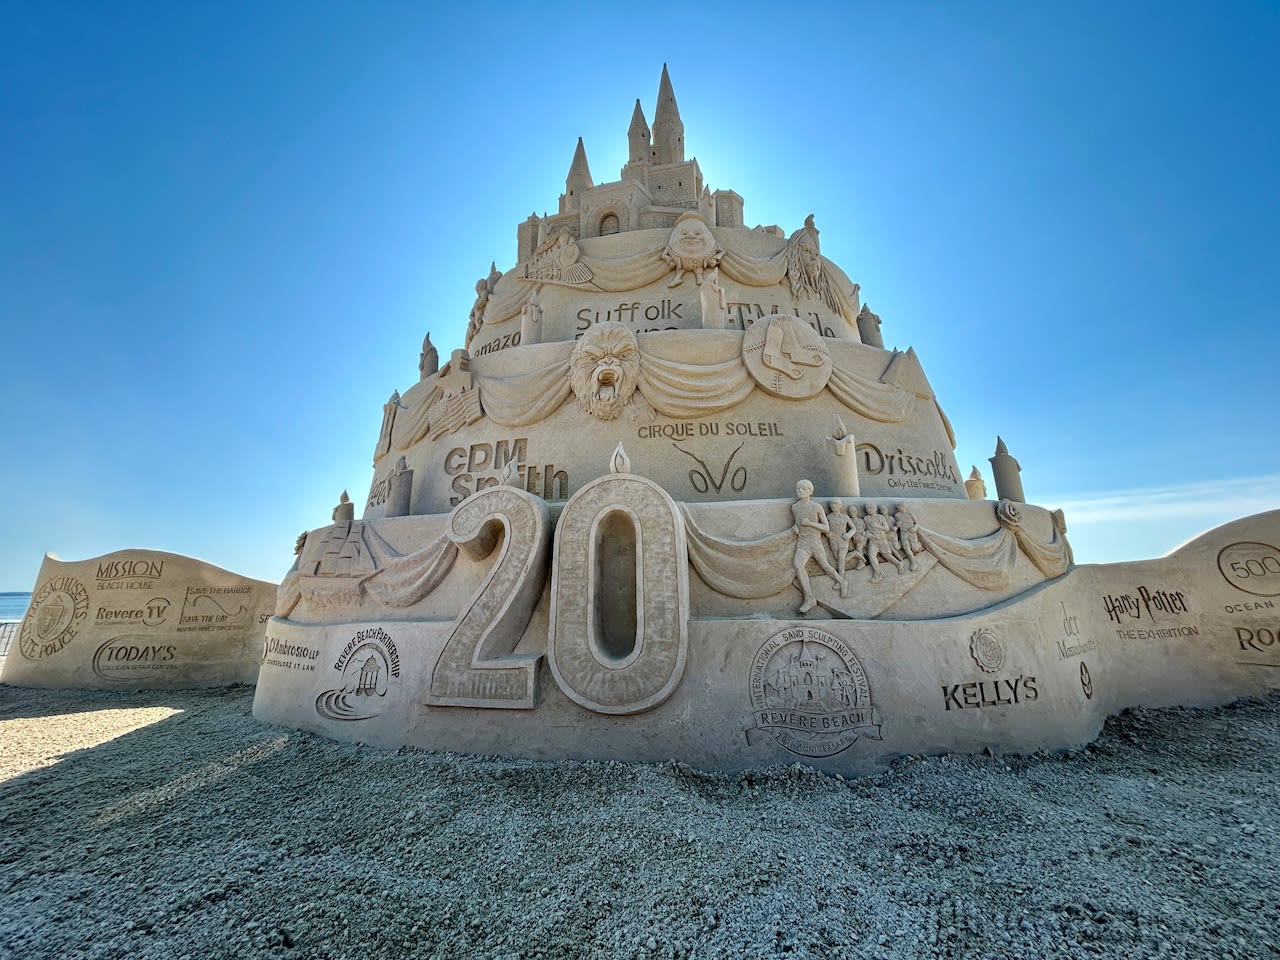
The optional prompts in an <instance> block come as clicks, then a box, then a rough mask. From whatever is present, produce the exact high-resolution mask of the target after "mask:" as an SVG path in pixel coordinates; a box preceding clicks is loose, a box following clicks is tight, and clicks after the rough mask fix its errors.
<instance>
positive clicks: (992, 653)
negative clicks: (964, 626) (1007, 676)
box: [969, 627, 1004, 673]
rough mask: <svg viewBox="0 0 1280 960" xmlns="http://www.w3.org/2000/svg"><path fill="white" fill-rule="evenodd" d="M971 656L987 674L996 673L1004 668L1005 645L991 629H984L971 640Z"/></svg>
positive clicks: (978, 631) (976, 632) (975, 633)
mask: <svg viewBox="0 0 1280 960" xmlns="http://www.w3.org/2000/svg"><path fill="white" fill-rule="evenodd" d="M969 656H971V657H973V662H974V663H976V664H977V665H978V666H979V667H981V668H982V669H983V670H985V671H986V672H987V673H995V672H996V671H997V670H999V669H1000V668H1001V667H1002V666H1004V644H1003V643H1002V642H1001V640H1000V638H999V637H997V636H996V635H995V634H994V633H993V632H992V631H991V629H990V628H989V627H983V628H982V629H981V630H977V631H975V632H974V634H973V636H972V637H970V638H969Z"/></svg>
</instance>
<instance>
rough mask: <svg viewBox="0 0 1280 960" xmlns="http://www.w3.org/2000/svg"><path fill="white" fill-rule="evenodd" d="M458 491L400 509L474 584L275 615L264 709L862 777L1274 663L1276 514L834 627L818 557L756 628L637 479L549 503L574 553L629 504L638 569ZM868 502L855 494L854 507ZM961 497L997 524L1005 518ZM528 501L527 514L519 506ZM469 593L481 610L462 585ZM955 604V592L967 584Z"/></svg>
mask: <svg viewBox="0 0 1280 960" xmlns="http://www.w3.org/2000/svg"><path fill="white" fill-rule="evenodd" d="M610 486H612V487H613V488H614V489H613V490H612V491H610V490H609V488H610ZM610 495H621V497H622V500H621V501H614V500H610ZM486 500H487V501H488V502H486ZM469 502H471V503H473V504H475V506H474V507H473V508H472V511H471V515H470V516H465V515H460V514H462V510H461V509H460V510H459V511H455V514H454V515H453V516H452V517H450V518H427V517H423V518H412V519H410V520H409V524H410V525H412V526H413V528H414V531H413V534H412V535H413V536H415V537H420V536H421V535H422V534H423V533H424V532H425V531H427V530H428V529H430V528H431V525H432V524H434V525H435V527H436V528H437V529H440V528H441V526H442V525H441V521H444V524H443V526H444V528H447V529H445V530H444V532H446V534H447V535H446V536H445V539H446V540H449V538H450V537H453V538H456V542H457V544H458V545H459V546H461V547H463V548H464V551H463V552H462V553H460V554H459V555H458V557H457V558H456V560H455V561H454V566H453V568H452V569H451V572H450V574H449V575H447V576H446V578H445V580H446V581H448V580H455V579H456V580H458V581H465V586H464V589H463V591H461V592H458V591H457V590H451V589H446V588H445V587H444V583H443V582H442V585H441V589H440V591H439V592H438V596H437V605H436V606H434V607H433V608H432V609H431V611H430V612H431V614H432V616H431V618H430V619H412V618H408V617H406V618H405V619H386V618H381V619H375V618H370V619H367V620H358V621H355V622H347V623H306V622H301V621H300V620H298V619H292V620H284V619H281V618H276V619H273V620H272V621H271V623H270V624H269V626H268V631H267V649H266V655H265V661H264V664H263V667H262V672H261V678H260V681H259V687H258V693H257V698H256V700H255V705H254V714H255V716H257V717H259V718H260V719H263V720H268V721H272V722H277V723H285V724H288V725H290V726H295V727H301V728H305V729H310V730H314V731H316V732H320V733H323V734H324V735H326V736H330V737H334V738H338V739H349V740H360V741H364V742H368V743H374V744H379V745H383V746H397V745H400V744H413V745H416V746H420V747H425V748H429V749H442V750H458V751H469V752H479V753H490V752H499V753H504V754H508V755H517V756H528V757H549V758H551V757H572V758H585V759H606V758H611V759H625V760H634V761H656V760H665V759H671V758H675V759H679V760H682V761H685V762H688V763H691V764H693V765H695V766H698V767H702V768H706V769H721V770H736V769H743V768H748V767H755V766H767V765H771V764H777V763H786V762H791V761H794V760H797V759H799V760H802V761H803V762H805V763H809V764H812V765H813V766H815V767H818V768H819V769H823V770H827V771H832V772H840V773H860V772H865V771H868V770H871V769H874V768H876V767H878V766H881V765H883V764H884V763H885V762H886V761H888V760H889V759H891V758H893V757H895V756H901V755H904V754H921V753H936V752H947V751H960V752H972V751H980V750H983V749H985V748H988V747H990V748H992V749H994V750H997V751H1008V752H1014V751H1017V752H1030V751H1034V750H1037V749H1057V748H1063V747H1069V746H1073V745H1079V744H1082V743H1084V742H1086V741H1088V740H1090V739H1092V738H1093V737H1094V736H1095V735H1096V734H1097V732H1098V730H1099V729H1100V728H1101V725H1102V722H1103V720H1104V719H1105V717H1106V716H1107V715H1108V714H1113V713H1115V712H1117V711H1119V710H1121V709H1123V708H1125V707H1128V706H1134V705H1138V704H1144V705H1153V706H1154V705H1166V704H1175V703H1177V704H1210V703H1218V702H1224V701H1227V700H1230V699H1233V698H1235V697H1238V696H1242V695H1246V694H1253V693H1257V692H1260V691H1262V690H1264V689H1266V688H1267V687H1268V686H1274V685H1275V683H1276V677H1277V674H1280V644H1277V643H1276V638H1277V636H1278V635H1280V616H1277V615H1276V614H1275V612H1274V611H1275V606H1274V603H1275V601H1274V600H1273V599H1271V597H1274V596H1276V595H1280V548H1277V547H1275V546H1268V545H1269V544H1277V543H1280V512H1276V513H1270V514H1263V515H1259V516H1257V517H1251V518H1248V519H1246V520H1241V521H1237V522H1235V523H1232V524H1228V525H1226V526H1224V527H1221V528H1218V529H1217V530H1215V531H1213V532H1211V533H1209V534H1206V535H1205V536H1203V537H1201V538H1199V539H1198V540H1196V541H1194V542H1192V543H1191V544H1188V545H1187V546H1185V547H1183V548H1182V549H1181V550H1179V551H1178V552H1176V553H1174V554H1172V555H1170V556H1168V557H1165V558H1162V559H1159V560H1152V561H1145V562H1142V563H1130V564H1112V565H1105V566H1082V567H1074V568H1072V569H1071V570H1070V572H1068V573H1066V574H1065V575H1063V576H1060V577H1058V578H1056V579H1054V580H1052V581H1050V582H1042V584H1041V585H1039V586H1037V587H1035V588H1033V589H1030V590H1026V591H1024V592H1022V593H1021V594H1020V595H1018V596H1016V597H1015V598H1013V599H1011V600H1009V601H1007V602H1005V603H1002V604H999V605H997V606H995V607H990V608H986V609H980V610H976V611H974V612H972V613H968V614H963V615H957V616H950V617H945V618H941V619H937V618H934V619H894V618H893V617H892V616H891V615H885V614H884V613H881V614H880V615H879V618H878V619H849V618H845V617H844V616H841V615H839V613H838V610H839V608H840V606H841V605H845V606H846V607H848V606H849V605H850V604H853V605H855V606H856V603H857V602H858V601H857V600H856V599H855V598H857V597H859V596H861V597H862V601H863V602H864V603H865V602H868V592H869V591H870V590H871V589H872V588H871V577H870V567H869V565H865V566H863V567H862V568H859V569H857V570H852V569H850V571H849V573H848V577H849V579H850V580H851V581H852V582H851V583H850V584H849V585H848V588H847V589H846V591H845V592H847V593H850V594H851V595H852V596H850V597H847V598H842V597H841V588H840V586H839V585H838V584H836V583H834V582H832V579H833V578H832V577H831V575H830V573H827V572H821V571H820V570H819V569H818V566H817V564H816V563H812V562H811V563H810V564H809V566H808V569H809V578H810V580H811V583H812V590H813V593H814V595H815V596H816V597H817V598H818V599H817V602H816V603H815V608H816V610H815V611H814V612H813V613H811V614H810V615H808V616H802V615H799V614H798V613H793V614H792V615H790V616H774V617H771V618H769V619H756V618H753V617H736V618H726V617H717V616H706V615H700V614H705V612H706V611H705V610H704V609H701V608H702V607H703V606H704V604H703V603H702V601H701V600H700V599H699V598H700V597H704V596H706V592H707V584H706V583H705V582H704V581H703V580H702V577H701V575H700V574H699V573H698V567H697V566H696V565H694V564H693V563H692V561H688V560H687V559H686V558H687V557H689V556H690V551H689V547H688V541H687V539H686V538H685V535H684V531H683V530H682V529H681V527H680V524H679V522H678V521H679V518H680V517H681V516H685V515H688V514H687V507H686V506H685V505H680V504H675V503H674V502H673V501H669V498H667V497H666V496H665V494H663V493H662V491H661V489H660V488H658V487H657V486H656V485H653V484H651V483H650V482H649V481H645V480H644V479H643V478H639V477H635V476H634V475H618V476H614V477H612V478H609V480H606V481H605V482H602V483H598V484H597V485H596V487H595V488H594V496H593V495H592V491H584V494H583V499H582V500H578V501H577V502H576V503H574V504H571V505H570V507H569V508H567V509H566V511H565V513H566V514H568V516H567V517H566V516H562V517H561V518H560V524H561V530H563V531H565V532H564V534H563V536H564V537H566V538H568V537H572V538H573V540H572V542H573V543H579V542H581V539H580V538H579V535H580V533H581V531H580V530H579V529H578V528H579V527H580V526H582V525H584V524H585V525H586V526H587V527H592V526H595V527H596V528H597V533H598V532H599V522H598V519H599V518H601V517H604V518H608V517H609V516H611V515H613V514H616V513H617V511H618V510H619V509H624V508H625V509H626V510H628V511H629V512H630V513H631V515H632V516H634V517H636V518H637V520H638V522H637V523H636V525H635V527H634V531H635V532H636V533H637V535H636V536H634V538H632V539H628V538H627V537H626V536H625V535H621V536H620V533H619V531H618V530H617V529H613V530H611V531H610V532H611V534H612V537H611V538H610V539H609V540H608V541H607V542H610V543H616V542H617V541H618V540H619V539H621V540H622V541H623V542H626V543H627V544H628V545H629V546H628V549H629V550H630V551H631V558H632V563H631V565H630V566H629V565H628V564H627V563H626V561H625V558H620V557H619V556H617V554H616V551H615V552H614V553H613V554H610V555H608V556H605V555H604V554H605V553H606V552H607V551H606V549H605V547H604V542H602V541H600V540H596V541H595V542H594V545H593V544H592V540H591V534H590V533H587V534H586V535H585V537H583V538H582V539H585V540H586V542H587V544H588V545H589V546H588V548H587V549H585V550H575V549H571V550H566V548H565V546H564V543H565V541H563V540H562V541H561V543H560V544H552V543H550V542H549V538H548V536H547V533H548V531H547V530H546V529H545V528H544V527H542V526H541V524H540V520H539V518H537V517H536V516H534V514H535V513H536V512H537V507H536V505H534V498H531V497H528V495H527V494H524V493H523V492H521V491H518V490H514V489H511V488H507V489H506V490H502V491H493V496H492V497H477V498H475V499H474V500H473V501H469ZM799 502H801V503H805V502H806V501H805V498H801V500H800V501H799ZM582 503H587V504H588V505H587V506H586V507H585V508H582V507H580V505H581V504H582ZM807 503H808V504H813V503H816V501H812V500H809V501H807ZM620 504H622V505H623V506H620ZM929 505H930V504H928V503H926V502H912V503H909V504H902V505H901V506H909V507H914V508H917V509H918V510H919V511H920V513H921V514H922V515H923V516H924V519H923V520H922V521H921V522H920V524H919V525H918V529H919V532H918V533H917V536H919V537H920V538H921V539H922V540H923V541H924V542H926V543H927V542H929V541H930V539H931V538H932V539H934V540H937V539H938V538H940V537H941V536H943V535H941V534H938V533H936V532H934V533H932V534H931V533H930V530H929V527H928V524H929V523H930V522H933V521H932V518H930V517H929V515H928V513H927V510H926V508H927V507H928V506H929ZM789 506H790V505H789V504H788V503H786V502H778V503H762V504H760V505H758V507H757V508H756V509H754V510H753V511H752V514H753V515H754V516H755V517H757V518H759V517H760V516H765V517H769V516H781V515H782V512H784V511H785V512H786V513H790V510H789ZM865 506H866V505H865V504H863V503H862V502H861V501H854V502H853V503H852V510H851V511H850V512H853V511H857V512H859V513H861V512H863V511H864V510H865ZM968 506H969V508H970V509H971V510H972V511H973V512H975V513H976V512H978V511H980V510H985V512H986V514H987V516H991V515H992V514H993V513H994V512H995V510H996V508H997V507H998V505H997V504H993V503H989V502H986V503H983V502H978V503H971V504H969V505H968ZM524 507H531V509H530V511H529V512H528V514H527V515H525V516H523V517H516V516H514V515H515V514H516V513H517V511H518V510H520V509H522V508H524ZM859 507H862V508H863V510H859V509H858V508H859ZM771 509H772V511H773V512H772V513H771ZM1032 509H1033V508H1032ZM580 511H585V512H580ZM504 512H505V515H504ZM484 517H487V518H488V519H487V522H488V523H489V524H490V525H491V526H493V527H494V529H490V530H489V531H488V533H485V532H484V527H485V524H486V521H485V520H484V519H482V518H484ZM513 517H514V519H513ZM703 519H704V521H705V520H706V516H705V515H704V517H703ZM720 519H721V520H722V521H723V520H724V518H723V517H721V518H720ZM759 522H762V521H759V520H757V523H759ZM864 522H865V521H864ZM395 523H396V521H382V522H380V523H379V524H378V525H377V527H378V530H379V531H380V536H382V535H385V536H388V537H390V536H393V535H394V530H393V529H392V525H393V524H395ZM502 528H505V529H502ZM366 534H367V531H366ZM623 534H625V531H623ZM782 534H783V535H784V536H785V537H789V538H790V542H791V543H792V545H793V546H794V545H795V544H797V543H799V542H800V541H799V538H798V537H797V536H795V535H794V534H792V533H791V532H790V530H784V531H782ZM526 536H527V543H526V545H525V546H522V545H521V542H522V540H524V539H525V538H526ZM762 539H765V538H755V539H753V540H752V541H750V542H751V543H753V544H755V545H758V544H759V543H760V542H761V540H762ZM972 539H973V540H977V539H979V538H972ZM450 542H451V543H452V542H454V541H450ZM632 544H640V545H642V547H641V549H639V550H637V549H636V548H635V546H634V545H632ZM819 545H820V544H819ZM486 546H487V547H488V549H489V551H490V552H489V553H488V554H484V548H485V547H486ZM467 547H470V548H472V552H473V553H475V554H476V555H477V556H480V557H481V559H478V560H477V559H474V558H468V557H467V556H466V554H465V548H467ZM900 549H901V548H899V550H900ZM552 556H558V557H559V559H560V560H561V561H562V564H561V565H560V566H559V567H557V568H556V573H555V576H553V577H552V578H551V579H550V582H545V579H544V578H545V573H543V572H539V569H540V568H539V563H540V562H541V563H542V564H546V563H547V562H548V559H549V557H552ZM304 558H305V554H304ZM782 559H783V561H784V562H785V563H786V564H787V565H790V563H791V561H792V559H793V558H792V557H789V556H786V555H785V552H784V554H783V557H782ZM914 559H915V561H916V563H917V565H918V566H919V567H924V566H926V565H927V566H929V567H930V570H931V571H932V573H931V574H926V579H927V577H928V576H930V575H932V576H934V577H936V578H937V579H938V580H940V581H941V580H943V579H944V578H945V579H950V580H956V579H957V578H956V577H955V575H954V574H952V573H951V572H949V571H947V570H946V569H945V568H943V567H942V565H941V564H940V563H938V562H937V558H936V557H935V556H934V554H931V553H928V552H927V550H926V551H921V553H920V554H917V555H915V558H914ZM563 561H568V562H563ZM775 562H776V561H775ZM949 562H951V561H949ZM902 563H903V570H902V571H901V572H899V571H898V570H897V569H896V568H895V567H894V565H892V564H890V565H888V566H887V568H886V565H885V564H884V563H881V568H882V571H883V572H882V576H883V577H884V579H885V581H886V582H887V581H890V580H893V579H895V578H901V579H902V580H903V581H904V582H906V581H909V580H910V578H911V576H912V573H911V571H910V570H908V569H906V563H905V561H902ZM846 566H847V567H849V568H852V566H853V565H852V564H846ZM1015 566H1016V565H1015ZM542 569H543V570H545V567H543V568H542ZM691 571H692V572H691ZM791 572H792V573H794V570H792V571H791ZM831 572H832V573H834V572H835V571H834V570H833V571H831ZM763 573H764V572H763V571H762V575H761V579H762V580H763V579H767V578H765V577H764V576H763ZM782 576H784V577H785V576H786V574H785V572H784V573H783V574H782ZM619 578H620V579H621V582H619ZM787 579H788V581H789V583H788V585H787V586H786V587H785V588H784V589H782V590H781V591H779V592H778V593H777V594H776V595H775V596H774V597H772V598H766V599H765V600H763V601H760V602H764V603H766V604H767V603H770V602H774V603H778V604H783V605H785V606H786V607H788V608H791V609H793V610H798V608H799V606H800V605H801V604H802V603H804V602H807V601H805V600H804V597H803V593H802V589H801V588H800V587H799V586H798V585H797V584H796V582H795V580H794V578H787ZM374 582H376V581H375V580H370V581H369V583H370V585H372V584H373V583H374ZM544 582H545V586H544ZM915 582H916V583H919V582H921V581H919V580H917V581H915ZM299 583H300V581H299V579H298V578H297V577H296V576H293V575H291V578H287V579H286V581H285V583H284V584H282V587H281V593H282V602H285V599H284V598H286V597H287V595H288V591H289V589H291V588H293V589H295V590H296V591H297V593H298V595H299V596H300V597H301V596H302V594H304V593H306V592H307V591H308V590H309V589H310V588H308V587H307V586H306V585H305V584H303V585H302V586H300V587H299V586H298V584H299ZM535 584H536V594H535V592H534V588H533V587H532V586H531V585H535ZM453 586H454V587H457V586H463V584H462V583H459V584H454V585H453ZM691 586H692V587H694V589H691ZM721 586H724V584H721ZM468 589H471V590H477V591H478V593H477V596H476V597H474V599H469V598H462V597H461V593H465V592H466V591H467V590H468ZM975 589H976V588H975ZM931 592H934V593H935V595H936V591H931ZM1265 594H1269V595H1270V596H1267V595H1265ZM952 595H953V598H954V599H953V603H954V604H955V605H956V606H963V605H964V604H965V603H966V601H965V600H964V597H965V595H966V593H965V591H964V590H960V589H956V590H953V591H952ZM450 596H452V601H451V600H450V599H449V598H450ZM691 596H692V598H693V604H692V606H691V607H690V606H689V605H688V604H689V597H691ZM459 600H461V609H460V610H459V611H458V612H457V613H456V614H455V615H453V616H449V615H448V614H449V612H450V609H447V608H450V607H451V605H452V603H456V602H458V601H459ZM318 602H323V601H322V597H320V595H318V594H317V595H313V596H311V597H310V599H300V600H299V601H298V605H297V606H295V608H294V614H295V617H297V616H301V619H302V620H303V621H305V619H306V614H305V610H306V609H307V605H308V604H309V603H310V604H312V605H313V606H312V607H311V609H312V611H313V615H320V616H323V614H321V612H320V611H321V607H320V606H319V605H318ZM628 604H630V606H628ZM682 608H683V609H682ZM892 609H893V607H892V605H891V607H890V610H892ZM406 613H407V611H406ZM873 615H874V614H873Z"/></svg>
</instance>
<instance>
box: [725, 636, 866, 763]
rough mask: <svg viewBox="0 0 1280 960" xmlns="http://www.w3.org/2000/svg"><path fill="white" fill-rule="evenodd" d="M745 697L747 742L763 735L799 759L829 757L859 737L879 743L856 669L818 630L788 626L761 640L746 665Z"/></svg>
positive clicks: (844, 650)
mask: <svg viewBox="0 0 1280 960" xmlns="http://www.w3.org/2000/svg"><path fill="white" fill-rule="evenodd" d="M750 693H751V706H752V707H753V708H754V719H755V726H753V727H750V728H749V729H748V730H747V731H746V735H747V743H748V744H755V743H758V742H759V741H760V740H761V738H763V737H764V736H765V735H768V736H771V737H773V739H774V740H775V741H776V742H777V743H778V745H779V746H781V747H782V748H783V749H784V750H789V751H790V752H792V753H796V754H799V755H800V756H802V757H830V756H833V755H834V754H837V753H840V752H841V751H842V750H847V749H848V748H849V747H851V746H853V744H854V743H856V742H857V740H858V738H859V737H866V738H867V739H868V740H879V739H881V736H880V725H879V724H878V723H876V722H875V717H874V712H873V710H872V707H871V688H870V687H869V686H868V684H867V675H866V674H865V673H863V671H862V665H861V664H860V663H858V659H857V657H855V656H854V655H853V651H852V650H850V649H849V647H848V645H846V644H845V643H844V641H843V640H840V639H838V638H837V637H833V636H831V634H829V633H823V632H822V631H821V630H814V629H812V628H809V627H794V628H792V629H790V630H784V631H783V632H782V633H778V634H775V635H774V636H772V637H770V638H769V639H768V640H766V641H765V642H764V646H762V647H761V648H760V650H759V652H758V653H756V656H755V660H754V661H752V664H751V691H750Z"/></svg>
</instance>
